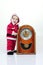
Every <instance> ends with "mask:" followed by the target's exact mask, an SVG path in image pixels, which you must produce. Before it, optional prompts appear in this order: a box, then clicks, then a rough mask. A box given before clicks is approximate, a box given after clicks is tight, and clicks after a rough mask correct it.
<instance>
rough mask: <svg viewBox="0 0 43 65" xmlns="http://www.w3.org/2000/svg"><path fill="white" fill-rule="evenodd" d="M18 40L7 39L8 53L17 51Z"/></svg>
mask: <svg viewBox="0 0 43 65" xmlns="http://www.w3.org/2000/svg"><path fill="white" fill-rule="evenodd" d="M15 45H16V40H9V39H7V51H10V50H11V51H13V50H14V49H15Z"/></svg>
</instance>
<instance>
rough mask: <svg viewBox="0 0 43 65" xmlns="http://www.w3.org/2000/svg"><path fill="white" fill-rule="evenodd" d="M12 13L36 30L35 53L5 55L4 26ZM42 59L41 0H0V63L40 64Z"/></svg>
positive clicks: (42, 27) (13, 64)
mask: <svg viewBox="0 0 43 65" xmlns="http://www.w3.org/2000/svg"><path fill="white" fill-rule="evenodd" d="M12 14H17V15H18V16H19V18H20V23H19V26H21V25H24V24H28V25H31V26H33V28H34V29H35V32H36V55H17V54H14V55H13V56H7V54H6V47H7V42H6V28H7V25H8V24H9V23H10V18H11V16H12ZM42 60H43V0H0V65H31V64H32V65H40V64H42V65H43V63H42Z"/></svg>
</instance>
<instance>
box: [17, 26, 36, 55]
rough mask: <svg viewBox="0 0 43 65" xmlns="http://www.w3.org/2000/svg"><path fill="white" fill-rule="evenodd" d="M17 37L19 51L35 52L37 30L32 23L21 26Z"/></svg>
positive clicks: (23, 52) (22, 52)
mask: <svg viewBox="0 0 43 65" xmlns="http://www.w3.org/2000/svg"><path fill="white" fill-rule="evenodd" d="M17 37H18V38H17V53H21V54H35V31H34V29H33V28H32V27H31V26H30V25H23V26H21V27H20V28H19V30H18V36H17Z"/></svg>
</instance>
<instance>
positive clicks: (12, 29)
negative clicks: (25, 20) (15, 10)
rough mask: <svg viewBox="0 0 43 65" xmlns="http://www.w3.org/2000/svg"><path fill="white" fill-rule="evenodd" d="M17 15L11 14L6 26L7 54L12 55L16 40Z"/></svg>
mask: <svg viewBox="0 0 43 65" xmlns="http://www.w3.org/2000/svg"><path fill="white" fill-rule="evenodd" d="M18 23H19V17H18V16H17V15H12V17H11V23H10V24H9V25H8V26H7V51H8V52H7V54H8V55H13V53H14V49H15V45H16V40H17V32H18V29H19V25H18Z"/></svg>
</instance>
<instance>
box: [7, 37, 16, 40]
mask: <svg viewBox="0 0 43 65" xmlns="http://www.w3.org/2000/svg"><path fill="white" fill-rule="evenodd" d="M7 39H10V40H17V38H10V37H7Z"/></svg>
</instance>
